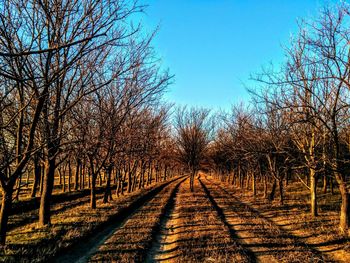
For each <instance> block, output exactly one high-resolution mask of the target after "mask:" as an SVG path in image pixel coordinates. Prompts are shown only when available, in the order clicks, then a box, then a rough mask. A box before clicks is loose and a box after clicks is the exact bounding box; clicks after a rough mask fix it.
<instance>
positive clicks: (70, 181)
mask: <svg viewBox="0 0 350 263" xmlns="http://www.w3.org/2000/svg"><path fill="white" fill-rule="evenodd" d="M71 183H72V167H71V165H70V160H68V192H70V191H71Z"/></svg>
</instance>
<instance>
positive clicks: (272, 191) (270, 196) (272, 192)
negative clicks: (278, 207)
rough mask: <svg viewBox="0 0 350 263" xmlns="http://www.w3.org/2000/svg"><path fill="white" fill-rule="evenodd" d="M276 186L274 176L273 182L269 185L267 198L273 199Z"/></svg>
mask: <svg viewBox="0 0 350 263" xmlns="http://www.w3.org/2000/svg"><path fill="white" fill-rule="evenodd" d="M276 186H277V181H276V179H275V178H274V179H273V184H272V187H271V192H270V193H269V196H268V200H269V201H270V202H271V201H273V200H274V199H275V193H276Z"/></svg>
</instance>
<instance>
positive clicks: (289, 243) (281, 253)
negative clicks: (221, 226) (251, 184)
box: [206, 179, 331, 262]
mask: <svg viewBox="0 0 350 263" xmlns="http://www.w3.org/2000/svg"><path fill="white" fill-rule="evenodd" d="M206 181H207V182H208V185H209V186H208V191H210V192H211V193H212V196H213V197H214V198H215V199H216V200H217V203H218V204H219V206H220V207H221V210H222V211H223V213H224V214H225V217H226V220H227V222H228V223H229V225H230V227H231V228H232V229H235V230H236V232H237V233H238V235H239V237H240V239H241V240H242V243H245V246H249V247H250V248H251V250H252V251H253V252H254V253H255V254H256V257H257V261H259V262H281V261H282V262H331V261H330V260H329V259H328V258H326V257H325V256H324V255H322V254H321V253H320V252H319V251H317V250H315V249H313V248H311V247H309V246H308V245H307V244H306V243H304V242H302V241H301V240H300V239H299V238H297V237H296V236H293V235H291V234H290V233H288V232H286V231H285V230H283V229H281V228H280V227H278V226H277V225H276V224H275V223H274V222H273V221H272V220H271V219H269V218H265V217H264V216H263V215H261V214H260V213H259V211H257V210H256V209H254V208H252V207H250V206H249V205H248V204H245V203H243V202H242V201H240V200H239V199H238V198H237V197H236V196H234V195H233V194H231V193H230V192H228V191H227V190H226V189H225V188H224V187H222V186H221V185H220V184H217V183H215V182H213V181H211V180H208V179H206Z"/></svg>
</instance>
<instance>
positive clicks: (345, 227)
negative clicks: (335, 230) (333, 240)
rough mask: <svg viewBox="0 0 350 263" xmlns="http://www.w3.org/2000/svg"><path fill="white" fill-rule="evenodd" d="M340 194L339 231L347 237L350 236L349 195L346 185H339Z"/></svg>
mask: <svg viewBox="0 0 350 263" xmlns="http://www.w3.org/2000/svg"><path fill="white" fill-rule="evenodd" d="M339 191H340V194H341V201H342V202H341V207H340V230H341V231H342V232H343V233H344V234H347V235H350V193H348V192H347V189H346V184H345V183H343V184H340V185H339Z"/></svg>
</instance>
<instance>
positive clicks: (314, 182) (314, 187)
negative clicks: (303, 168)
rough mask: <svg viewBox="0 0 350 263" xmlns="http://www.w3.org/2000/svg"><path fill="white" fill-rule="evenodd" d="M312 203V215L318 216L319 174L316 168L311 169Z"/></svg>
mask: <svg viewBox="0 0 350 263" xmlns="http://www.w3.org/2000/svg"><path fill="white" fill-rule="evenodd" d="M310 197H311V198H310V205H311V216H312V217H316V216H318V212H317V176H316V173H315V170H314V169H310Z"/></svg>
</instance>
